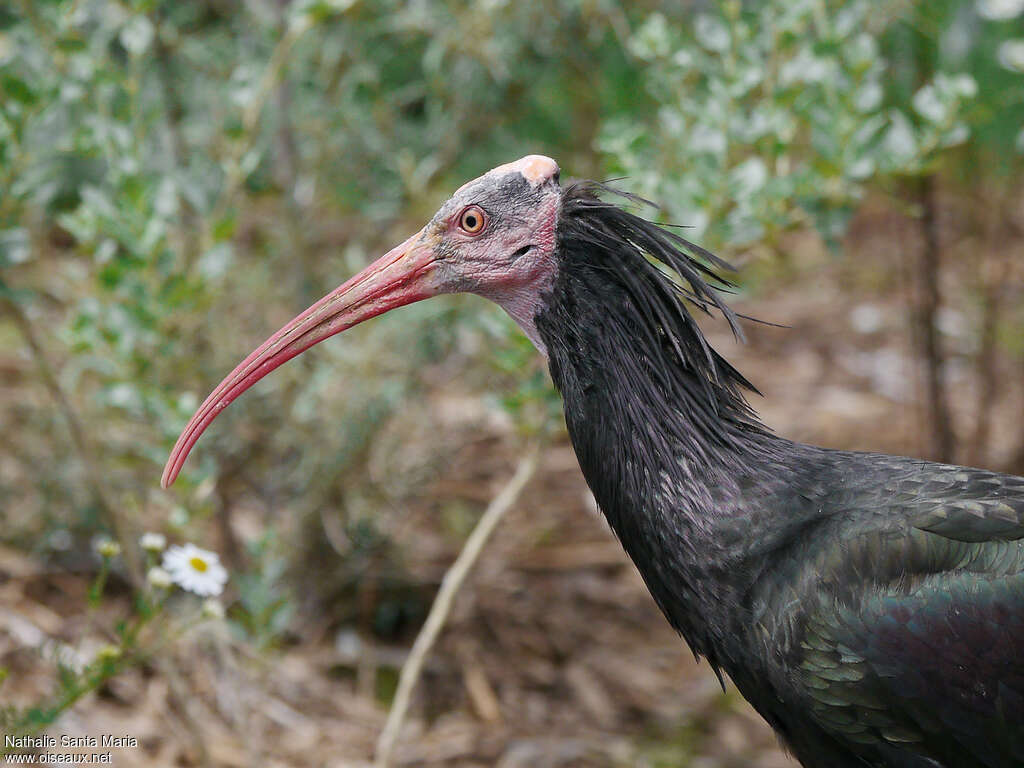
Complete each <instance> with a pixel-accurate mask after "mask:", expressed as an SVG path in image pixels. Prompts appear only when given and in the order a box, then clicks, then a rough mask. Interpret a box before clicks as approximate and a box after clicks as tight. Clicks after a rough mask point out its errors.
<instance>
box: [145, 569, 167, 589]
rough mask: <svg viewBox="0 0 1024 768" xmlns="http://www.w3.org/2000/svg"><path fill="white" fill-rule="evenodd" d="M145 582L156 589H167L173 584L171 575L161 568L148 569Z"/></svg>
mask: <svg viewBox="0 0 1024 768" xmlns="http://www.w3.org/2000/svg"><path fill="white" fill-rule="evenodd" d="M146 581H148V582H149V584H150V586H152V587H155V588H156V589H167V588H168V587H169V586H171V584H173V583H174V579H172V578H171V574H169V573H168V572H167V571H165V570H164V569H163V568H158V567H153V568H150V569H149V571H148V572H147V573H146Z"/></svg>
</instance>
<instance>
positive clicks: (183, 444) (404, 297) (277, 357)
mask: <svg viewBox="0 0 1024 768" xmlns="http://www.w3.org/2000/svg"><path fill="white" fill-rule="evenodd" d="M433 245H434V243H433V242H432V241H431V239H430V238H428V236H427V235H425V234H424V231H423V230H420V231H419V232H417V233H416V234H415V235H413V236H412V237H410V238H409V239H408V240H406V241H405V242H404V243H402V244H401V245H399V246H397V247H396V248H393V249H392V250H391V251H389V252H388V253H387V254H385V255H384V256H382V257H381V258H380V259H378V260H377V261H375V262H374V263H373V264H371V265H370V266H368V267H367V268H366V269H364V270H363V271H362V272H360V273H359V274H358V275H356V276H355V277H353V278H352V279H351V280H349V281H348V282H346V283H345V284H344V285H341V286H340V287H338V288H336V289H335V290H333V291H331V292H330V293H329V294H327V295H326V296H324V297H323V298H322V299H320V301H318V302H317V303H316V304H314V305H313V306H311V307H310V308H309V309H307V310H306V311H305V312H303V313H302V314H301V315H299V316H298V317H296V318H295V319H294V320H292V321H291V322H290V323H288V324H287V325H285V326H284V327H283V328H282V329H281V330H279V331H278V332H277V333H275V334H274V335H273V336H271V337H270V338H269V339H267V340H266V341H265V342H263V343H262V344H261V345H260V346H259V347H258V348H257V349H256V350H255V351H254V352H253V353H252V354H251V355H249V356H248V357H247V358H245V360H243V361H242V362H241V363H240V364H239V365H238V367H237V368H235V370H233V371H232V372H231V373H230V374H228V376H227V377H226V378H225V379H224V381H222V382H221V383H220V384H218V385H217V388H216V389H214V390H213V392H211V393H210V396H209V397H207V398H206V400H205V401H204V402H203V404H202V405H201V406H199V410H197V411H196V412H195V414H194V415H193V416H192V419H191V420H190V421H189V423H188V425H187V426H186V427H185V430H184V431H183V432H182V433H181V436H180V437H179V438H178V442H177V443H175V444H174V450H172V451H171V456H170V458H169V459H168V460H167V465H166V466H165V467H164V474H163V477H162V478H161V479H160V485H162V486H163V487H164V488H167V487H168V486H169V485H170V484H171V483H173V482H174V479H175V478H176V477H177V476H178V472H180V471H181V466H182V464H184V463H185V459H186V458H187V457H188V453H189V451H191V450H192V446H193V445H195V444H196V441H197V440H198V439H199V436H200V435H202V434H203V430H205V429H206V428H207V427H208V426H210V423H211V422H212V421H213V420H214V419H215V418H217V414H219V413H220V412H221V411H223V410H224V409H225V408H227V407H228V405H229V404H230V403H231V402H232V401H233V400H234V399H235V398H236V397H238V396H239V395H241V394H242V393H243V392H245V390H247V389H248V388H249V387H251V386H252V385H253V384H255V383H256V382H257V381H259V380H260V379H262V378H263V377H264V376H266V375H267V374H268V373H270V372H271V371H272V370H274V369H275V368H277V367H278V366H279V365H282V364H283V363H286V362H288V361H289V360H291V359H292V358H293V357H295V356H296V355H298V354H300V353H302V352H304V351H305V350H307V349H309V348H310V347H312V346H313V345H314V344H319V343H320V342H321V341H323V340H324V339H326V338H328V337H330V336H333V335H334V334H336V333H340V332H341V331H344V330H346V329H348V328H351V327H352V326H353V325H356V324H358V323H361V322H363V321H364V320H369V319H370V318H371V317H376V316H377V315H380V314H383V313H384V312H387V311H388V310H390V309H395V308H396V307H401V306H404V305H405V304H411V303H413V302H414V301H420V300H422V299H426V298H429V297H431V296H435V295H437V294H438V293H440V291H439V289H438V285H437V280H436V275H435V271H434V263H435V262H436V261H437V256H436V255H435V254H434V249H433Z"/></svg>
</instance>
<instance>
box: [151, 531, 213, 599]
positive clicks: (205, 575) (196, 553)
mask: <svg viewBox="0 0 1024 768" xmlns="http://www.w3.org/2000/svg"><path fill="white" fill-rule="evenodd" d="M163 565H164V570H166V571H167V572H168V573H169V574H170V575H171V578H172V579H173V580H174V583H175V584H177V585H178V586H179V587H181V588H182V589H187V590H188V591H189V592H195V593H196V594H197V595H202V596H204V597H210V596H213V595H219V594H220V593H221V590H223V589H224V584H225V582H227V580H228V572H227V571H226V570H224V566H223V565H221V564H220V559H219V558H218V557H217V553H216V552H210V551H208V550H205V549H200V548H199V547H197V546H196V545H195V544H185V545H184V546H181V547H179V546H173V547H171V548H170V549H168V550H167V551H166V552H164V563H163Z"/></svg>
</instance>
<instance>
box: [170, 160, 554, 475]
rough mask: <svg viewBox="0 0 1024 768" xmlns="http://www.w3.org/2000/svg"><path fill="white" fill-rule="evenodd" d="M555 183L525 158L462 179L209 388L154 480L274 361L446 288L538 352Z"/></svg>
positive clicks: (542, 163)
mask: <svg viewBox="0 0 1024 768" xmlns="http://www.w3.org/2000/svg"><path fill="white" fill-rule="evenodd" d="M561 200H562V189H561V187H560V186H559V183H558V164H557V163H556V162H555V161H554V160H552V159H551V158H549V157H544V156H542V155H528V156H526V157H524V158H522V159H520V160H517V161H515V162H513V163H507V164H505V165H501V166H498V167H497V168H495V169H493V170H491V171H489V172H488V173H486V174H484V175H483V176H481V177H480V178H478V179H474V180H473V181H470V182H468V183H467V184H464V185H463V186H462V187H460V188H459V189H458V190H457V191H456V192H455V194H454V195H452V196H451V198H450V199H449V200H448V201H447V202H445V203H444V205H442V206H441V208H440V210H438V212H437V213H436V214H435V215H434V217H433V218H432V219H431V220H430V222H429V223H428V224H427V225H426V226H425V227H423V229H421V230H420V231H419V232H417V233H416V234H414V235H413V236H412V237H410V238H409V239H408V240H406V241H405V242H403V243H401V244H400V245H398V246H396V247H395V248H393V249H391V250H390V251H389V252H388V253H386V254H385V255H384V256H382V257H381V258H380V259H378V260H377V261H375V262H374V263H372V264H370V265H369V266H368V267H366V269H364V270H363V271H362V272H360V273H359V274H357V275H356V276H355V277H353V278H352V279H351V280H348V281H347V282H345V283H344V284H342V285H341V286H339V287H338V288H336V289H335V290H333V291H331V292H330V293H329V294H327V295H326V296H324V297H323V298H322V299H320V300H319V301H318V302H316V303H315V304H313V306H311V307H310V308H309V309H307V310H306V311H305V312H303V313H302V314H300V315H299V316H298V317H296V318H295V319H293V320H292V321H291V322H289V323H287V324H286V325H285V326H284V327H283V328H281V329H280V330H279V331H277V333H275V334H273V335H272V336H271V337H270V338H269V339H267V340H266V341H265V342H263V344H261V345H260V346H259V347H258V348H257V349H256V350H255V351H253V352H252V354H250V355H249V356H248V357H247V358H245V360H243V361H242V362H241V363H240V364H239V365H238V367H236V368H235V370H233V371H232V372H231V373H230V374H228V376H227V377H226V378H225V379H224V380H223V381H222V382H221V383H220V384H219V385H217V387H216V388H215V389H214V390H213V392H211V393H210V395H209V397H207V398H206V400H205V401H204V402H203V404H202V405H201V406H200V407H199V409H198V410H197V411H196V413H195V415H193V417H192V419H191V420H190V421H189V423H188V425H187V426H186V427H185V429H184V431H183V432H182V433H181V436H180V437H179V438H178V441H177V443H176V444H175V446H174V449H173V451H172V452H171V456H170V458H169V459H168V461H167V465H166V467H165V468H164V473H163V477H162V479H161V485H163V487H165V488H166V487H168V486H169V485H170V484H171V483H173V482H174V479H175V478H176V477H177V476H178V472H179V471H180V470H181V466H182V464H184V462H185V459H186V458H187V456H188V453H189V451H190V450H191V449H192V446H193V445H195V443H196V441H197V440H198V439H199V437H200V435H202V433H203V431H204V430H205V429H206V428H207V427H208V426H209V425H210V423H211V422H212V421H213V420H214V419H215V418H216V417H217V415H218V414H219V413H220V412H221V411H222V410H224V408H226V407H227V406H228V405H229V404H230V403H231V402H232V401H233V400H235V399H236V398H237V397H238V396H239V395H241V394H242V393H243V392H245V391H246V390H247V389H249V387H251V386H252V385H253V384H255V383H256V382H257V381H259V380H260V379H262V378H263V377H264V376H266V375H267V374H268V373H270V372H271V371H273V370H274V369H275V368H277V367H278V366H280V365H282V364H283V363H285V362H287V361H288V360H291V359H292V358H293V357H295V356H296V355H298V354H300V353H302V352H304V351H305V350H307V349H309V348H310V347H312V346H313V345H314V344H318V343H319V342H321V341H323V340H324V339H326V338H329V337H330V336H333V335H334V334H336V333H340V332H341V331H344V330H346V329H348V328H351V327H352V326H354V325H356V324H358V323H361V322H363V321H364V320H368V319H370V318H371V317H375V316H377V315H380V314H382V313H384V312H387V311H388V310H391V309H395V308H396V307H401V306H404V305H406V304H411V303H413V302H415V301H421V300H423V299H427V298H430V297H431V296H437V295H439V294H443V293H459V292H465V293H475V294H478V295H480V296H484V297H485V298H488V299H491V300H492V301H494V302H496V303H497V304H499V305H501V306H502V307H504V308H505V310H506V311H507V312H508V313H509V314H510V315H511V316H512V317H513V318H514V319H515V320H516V322H517V323H518V324H519V325H520V326H521V327H522V329H523V331H524V332H525V333H526V334H527V336H529V337H530V339H531V340H532V341H533V342H534V344H535V345H537V347H538V348H539V349H540V350H541V351H542V352H543V351H544V345H543V342H542V341H541V339H540V337H539V335H538V334H537V330H536V328H535V326H534V322H533V318H534V316H535V315H536V311H537V308H538V305H539V303H540V302H541V301H542V297H543V295H544V294H545V293H546V292H547V291H548V290H550V288H551V286H552V284H553V283H554V278H555V274H556V264H555V241H556V229H557V221H558V214H559V208H560V204H561Z"/></svg>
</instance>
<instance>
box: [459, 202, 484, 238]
mask: <svg viewBox="0 0 1024 768" xmlns="http://www.w3.org/2000/svg"><path fill="white" fill-rule="evenodd" d="M485 222H486V218H485V216H484V211H483V209H482V208H481V207H480V206H478V205H471V206H469V207H468V208H467V209H466V210H464V211H463V212H462V213H461V214H459V228H460V229H461V230H462V231H463V232H468V233H469V234H471V235H476V234H479V233H480V231H481V230H482V229H483V228H484V223H485Z"/></svg>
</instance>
